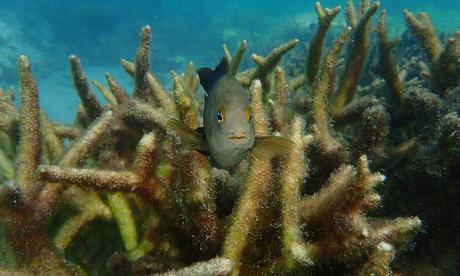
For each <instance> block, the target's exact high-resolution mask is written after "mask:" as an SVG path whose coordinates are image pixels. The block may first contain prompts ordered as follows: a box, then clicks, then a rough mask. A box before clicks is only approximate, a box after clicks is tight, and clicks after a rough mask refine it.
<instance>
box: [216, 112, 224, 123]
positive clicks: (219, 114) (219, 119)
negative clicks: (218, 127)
mask: <svg viewBox="0 0 460 276" xmlns="http://www.w3.org/2000/svg"><path fill="white" fill-rule="evenodd" d="M216 119H217V122H218V123H219V124H223V123H224V120H225V114H224V111H223V110H219V111H217V112H216Z"/></svg>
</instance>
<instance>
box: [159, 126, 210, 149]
mask: <svg viewBox="0 0 460 276" xmlns="http://www.w3.org/2000/svg"><path fill="white" fill-rule="evenodd" d="M166 127H167V128H169V129H171V130H172V131H174V132H176V133H177V135H179V137H180V139H181V141H182V143H183V144H184V145H185V146H186V147H187V148H189V149H192V150H198V151H203V152H205V151H207V150H208V147H207V143H206V139H205V138H204V137H203V135H201V134H200V133H198V132H196V131H195V130H193V129H191V128H190V127H188V126H187V125H186V124H184V123H182V122H181V121H179V120H177V119H172V118H171V119H169V120H168V121H167V122H166Z"/></svg>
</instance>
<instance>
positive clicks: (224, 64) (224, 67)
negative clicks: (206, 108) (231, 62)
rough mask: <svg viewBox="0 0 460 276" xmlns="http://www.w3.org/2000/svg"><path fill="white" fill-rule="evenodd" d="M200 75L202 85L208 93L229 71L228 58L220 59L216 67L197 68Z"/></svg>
mask: <svg viewBox="0 0 460 276" xmlns="http://www.w3.org/2000/svg"><path fill="white" fill-rule="evenodd" d="M196 72H197V74H198V76H199V77H200V83H201V86H203V88H204V90H205V91H206V93H208V95H209V93H210V92H211V90H212V87H213V85H214V84H215V83H216V82H217V81H218V80H219V79H220V78H221V77H223V76H224V75H225V74H227V73H228V61H227V58H225V57H223V58H221V59H220V61H219V63H218V64H217V66H216V69H214V70H212V69H210V68H208V67H203V68H200V69H198V70H196Z"/></svg>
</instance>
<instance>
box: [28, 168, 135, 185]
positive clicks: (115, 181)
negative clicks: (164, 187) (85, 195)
mask: <svg viewBox="0 0 460 276" xmlns="http://www.w3.org/2000/svg"><path fill="white" fill-rule="evenodd" d="M37 173H38V176H39V178H40V179H41V180H45V181H49V182H53V183H62V184H76V185H80V186H83V187H93V188H100V189H106V190H117V191H119V190H124V191H133V190H135V189H136V188H137V187H139V185H140V178H139V177H138V176H137V175H135V174H134V173H132V172H114V171H102V170H97V169H76V168H66V167H61V166H46V165H41V166H40V167H38V169H37Z"/></svg>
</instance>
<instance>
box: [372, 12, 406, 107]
mask: <svg viewBox="0 0 460 276" xmlns="http://www.w3.org/2000/svg"><path fill="white" fill-rule="evenodd" d="M385 17H386V11H385V10H384V11H382V14H381V15H380V21H379V25H378V29H377V34H378V36H379V51H380V57H379V61H380V62H379V63H380V64H381V65H380V66H381V67H382V68H381V69H380V70H379V71H380V72H381V75H382V77H383V78H384V79H385V81H386V82H387V84H388V86H389V88H390V91H391V102H392V103H393V104H395V105H397V104H400V103H401V98H402V95H403V93H404V87H403V85H402V83H401V80H400V79H399V74H398V72H397V71H396V66H395V65H394V62H393V58H392V55H391V51H392V50H393V48H394V47H395V46H396V45H397V44H398V43H399V39H396V40H393V41H389V40H388V37H387V30H386V24H385Z"/></svg>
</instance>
